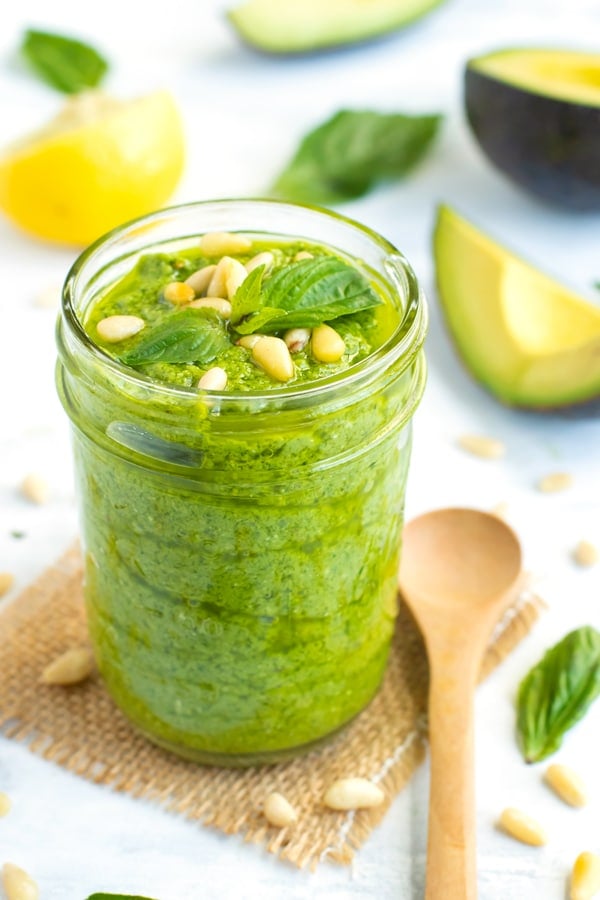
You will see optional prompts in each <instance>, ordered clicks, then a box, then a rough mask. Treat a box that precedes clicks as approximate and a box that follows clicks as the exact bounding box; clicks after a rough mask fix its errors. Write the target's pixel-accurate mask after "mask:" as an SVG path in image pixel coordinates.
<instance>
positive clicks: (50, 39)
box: [21, 29, 108, 94]
mask: <svg viewBox="0 0 600 900" xmlns="http://www.w3.org/2000/svg"><path fill="white" fill-rule="evenodd" d="M21 55H22V56H23V57H24V58H25V59H26V60H27V62H28V63H29V65H30V66H31V68H32V69H33V70H34V71H35V72H36V74H37V75H38V76H39V77H40V78H41V79H42V81H45V82H46V84H49V85H51V87H54V88H57V89H58V90H59V91H63V93H65V94H76V93H77V92H78V91H82V90H84V88H92V87H96V85H98V84H99V83H100V82H101V81H102V78H103V77H104V75H105V73H106V71H107V70H108V63H107V61H106V60H105V59H104V57H103V56H101V55H100V54H99V53H98V51H97V50H94V48H93V47H90V46H89V45H88V44H84V43H83V42H82V41H78V40H75V39H74V38H69V37H64V36H63V35H61V34H51V33H50V32H47V31H35V30H33V29H29V30H28V31H26V32H25V35H24V37H23V43H22V44H21Z"/></svg>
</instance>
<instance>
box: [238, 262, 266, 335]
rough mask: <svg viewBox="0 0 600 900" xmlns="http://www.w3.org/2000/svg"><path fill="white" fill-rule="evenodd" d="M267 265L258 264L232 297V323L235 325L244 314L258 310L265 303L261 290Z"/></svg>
mask: <svg viewBox="0 0 600 900" xmlns="http://www.w3.org/2000/svg"><path fill="white" fill-rule="evenodd" d="M264 272H265V266H257V267H256V269H253V270H252V272H250V274H249V275H248V276H247V277H246V278H245V279H244V280H243V281H242V283H241V284H240V286H239V288H238V289H237V291H236V292H235V294H234V295H233V297H232V299H231V324H232V325H235V323H236V322H239V320H240V319H242V318H243V317H244V316H247V315H249V314H250V313H253V312H257V311H258V310H259V309H260V308H261V306H262V304H263V295H262V291H261V285H262V278H263V275H264Z"/></svg>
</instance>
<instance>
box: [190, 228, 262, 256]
mask: <svg viewBox="0 0 600 900" xmlns="http://www.w3.org/2000/svg"><path fill="white" fill-rule="evenodd" d="M251 246H252V241H250V240H249V239H248V238H247V237H243V235H241V234H231V233H230V232H227V231H209V232H208V234H203V235H202V237H201V238H200V243H199V247H200V252H201V253H204V255H205V256H224V255H225V254H226V253H246V251H248V250H249V249H250V247H251Z"/></svg>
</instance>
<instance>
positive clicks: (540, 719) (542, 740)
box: [517, 626, 600, 762]
mask: <svg viewBox="0 0 600 900" xmlns="http://www.w3.org/2000/svg"><path fill="white" fill-rule="evenodd" d="M599 693H600V632H598V631H596V629H595V628H592V627H591V626H585V627H583V628H578V629H577V630H576V631H572V632H571V633H570V634H568V635H567V636H566V637H564V638H563V639H562V641H560V642H559V643H558V644H556V645H555V646H554V647H552V648H551V649H550V650H548V652H547V653H546V655H545V656H544V657H543V658H542V659H541V660H540V662H539V663H538V664H537V665H536V666H534V668H533V669H532V670H531V672H529V674H528V675H527V677H526V678H525V679H524V680H523V681H522V682H521V685H520V687H519V695H518V699H517V732H518V737H519V742H520V745H521V749H522V751H523V755H524V757H525V759H526V761H527V762H539V760H541V759H545V758H546V757H547V756H550V755H551V754H552V753H554V752H555V751H556V750H558V748H559V747H560V745H561V743H562V738H563V736H564V734H565V732H567V731H568V730H569V728H572V726H573V725H575V723H576V722H578V721H579V720H580V719H581V718H582V717H583V716H584V715H585V713H586V712H587V710H588V708H589V706H590V705H591V703H592V702H593V701H594V700H595V699H596V697H597V696H598V694H599Z"/></svg>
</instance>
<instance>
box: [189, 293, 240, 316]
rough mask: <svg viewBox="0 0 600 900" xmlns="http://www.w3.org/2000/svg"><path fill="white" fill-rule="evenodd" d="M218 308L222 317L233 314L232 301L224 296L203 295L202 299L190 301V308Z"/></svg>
mask: <svg viewBox="0 0 600 900" xmlns="http://www.w3.org/2000/svg"><path fill="white" fill-rule="evenodd" d="M190 307H192V309H216V311H217V312H218V313H219V315H220V316H221V318H222V319H228V318H229V317H230V316H231V303H230V302H229V300H225V299H224V298H223V297H202V298H201V299H200V300H192V302H191V303H188V309H189V308H190Z"/></svg>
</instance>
